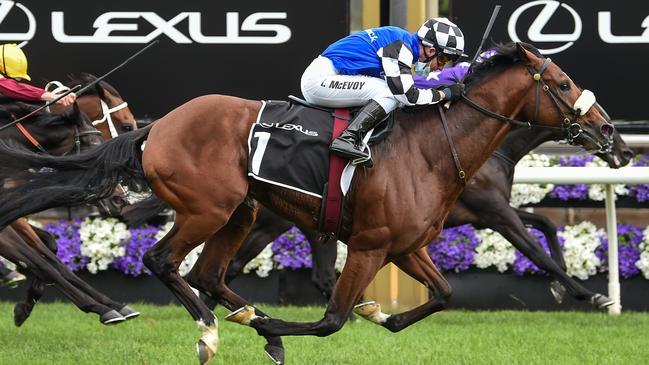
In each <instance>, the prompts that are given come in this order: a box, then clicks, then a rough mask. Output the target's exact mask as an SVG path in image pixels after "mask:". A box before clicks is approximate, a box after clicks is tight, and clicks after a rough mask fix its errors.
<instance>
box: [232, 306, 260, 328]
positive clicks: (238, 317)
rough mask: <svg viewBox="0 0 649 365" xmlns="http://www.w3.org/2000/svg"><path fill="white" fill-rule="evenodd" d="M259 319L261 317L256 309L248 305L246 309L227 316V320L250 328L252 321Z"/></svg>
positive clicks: (243, 308)
mask: <svg viewBox="0 0 649 365" xmlns="http://www.w3.org/2000/svg"><path fill="white" fill-rule="evenodd" d="M257 317H259V316H258V315H256V314H255V308H254V307H253V306H250V305H246V306H245V307H241V308H239V309H237V310H236V311H234V312H232V313H230V314H228V315H227V316H225V320H226V321H230V322H235V323H239V324H242V325H244V326H248V325H250V321H252V320H253V319H255V318H257Z"/></svg>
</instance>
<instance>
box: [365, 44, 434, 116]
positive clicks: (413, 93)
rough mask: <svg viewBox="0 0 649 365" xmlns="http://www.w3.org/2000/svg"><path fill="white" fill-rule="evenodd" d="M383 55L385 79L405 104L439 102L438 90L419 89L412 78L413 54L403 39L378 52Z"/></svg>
mask: <svg viewBox="0 0 649 365" xmlns="http://www.w3.org/2000/svg"><path fill="white" fill-rule="evenodd" d="M376 53H377V54H378V55H379V57H381V64H382V66H383V71H384V72H385V79H386V81H387V82H388V86H389V87H390V90H391V91H392V93H393V94H394V97H395V98H396V99H397V100H398V101H399V102H401V103H403V104H405V105H422V104H434V103H437V102H439V93H438V92H437V91H436V90H430V89H418V88H416V87H415V82H414V80H413V79H412V73H411V67H412V64H413V58H414V57H413V55H412V52H411V51H410V48H408V46H406V45H405V44H404V43H403V42H402V41H395V42H392V43H390V44H388V45H387V46H385V47H382V48H380V49H379V50H378V51H377V52H376Z"/></svg>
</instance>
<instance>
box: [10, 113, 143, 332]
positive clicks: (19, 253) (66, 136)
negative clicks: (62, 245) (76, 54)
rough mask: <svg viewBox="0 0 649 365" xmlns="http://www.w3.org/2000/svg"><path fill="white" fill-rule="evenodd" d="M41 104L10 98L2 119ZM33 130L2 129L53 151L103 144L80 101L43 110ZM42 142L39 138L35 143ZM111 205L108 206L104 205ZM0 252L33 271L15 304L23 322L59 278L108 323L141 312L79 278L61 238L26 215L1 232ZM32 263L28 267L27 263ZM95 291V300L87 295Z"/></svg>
mask: <svg viewBox="0 0 649 365" xmlns="http://www.w3.org/2000/svg"><path fill="white" fill-rule="evenodd" d="M36 107H38V106H37V105H32V104H29V103H21V102H13V101H10V100H6V103H5V104H3V105H2V106H0V119H1V120H4V121H5V122H9V121H11V120H12V119H15V118H16V117H17V116H22V115H25V114H27V113H29V112H31V111H32V110H33V109H35V108H36ZM24 128H25V130H27V132H23V131H21V130H20V129H19V128H16V127H13V128H8V129H5V130H3V131H1V132H0V138H5V139H11V140H15V141H18V142H19V143H20V144H21V145H22V146H24V147H26V148H30V149H33V150H38V149H39V147H37V145H40V146H41V147H40V148H42V149H43V151H46V153H52V154H61V155H65V154H74V153H80V152H82V151H85V150H87V149H89V148H92V147H96V146H98V145H100V144H101V143H102V139H101V133H100V132H99V131H98V130H97V129H95V128H94V127H93V126H92V123H91V121H90V119H88V117H87V116H86V115H85V114H84V113H83V112H82V111H81V110H80V108H79V106H78V105H77V104H76V103H75V104H74V106H73V107H72V108H71V109H70V110H69V111H67V112H62V113H58V114H57V113H48V112H45V111H43V112H40V113H38V114H36V115H35V116H34V117H33V118H31V119H29V120H27V121H25V122H24ZM34 142H36V143H34ZM104 206H106V205H104ZM0 239H1V240H2V242H0V255H1V256H3V257H6V258H8V259H9V260H10V261H12V262H14V263H21V262H22V263H24V266H19V267H20V269H21V271H27V273H28V274H29V276H31V281H30V283H29V289H28V292H27V297H26V298H25V300H24V301H23V302H19V303H17V304H16V307H15V308H14V322H15V324H16V325H17V326H20V325H22V323H23V322H24V321H25V320H26V319H27V318H28V317H29V314H30V313H31V311H32V309H33V307H34V305H35V304H36V302H37V301H38V299H39V298H40V297H41V296H42V294H43V290H44V285H45V283H56V284H57V288H59V289H60V290H61V291H62V292H63V293H64V294H65V295H66V296H68V297H69V298H70V299H71V300H72V301H73V302H74V303H75V304H76V305H77V306H78V307H79V308H81V309H82V310H84V311H86V312H88V311H93V312H95V313H98V314H100V320H101V321H102V323H105V324H112V323H116V322H120V321H123V320H124V319H125V318H132V317H135V316H137V315H138V314H139V313H137V312H136V311H134V310H132V309H131V308H130V307H128V306H126V305H125V304H123V303H117V302H115V301H113V300H111V299H110V298H108V297H106V296H104V295H103V294H101V293H99V292H97V291H96V290H95V289H94V288H92V287H90V286H89V285H88V284H86V283H85V282H83V281H82V280H81V279H79V278H78V277H77V276H76V275H75V274H74V273H72V272H71V271H70V269H68V268H67V267H66V266H65V265H64V264H63V263H62V262H60V260H58V258H57V257H56V250H57V246H56V242H55V241H54V240H53V238H52V237H51V235H50V234H49V233H47V232H46V231H43V230H41V229H39V228H36V227H33V226H31V225H30V224H28V223H27V221H26V220H24V219H18V220H16V221H14V222H12V223H11V225H10V227H8V228H6V232H2V233H1V235H0ZM25 265H26V266H25ZM88 296H89V299H85V298H86V297H88Z"/></svg>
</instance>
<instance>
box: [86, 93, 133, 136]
mask: <svg viewBox="0 0 649 365" xmlns="http://www.w3.org/2000/svg"><path fill="white" fill-rule="evenodd" d="M99 103H100V105H101V112H102V113H103V115H104V116H103V117H102V118H101V119H97V120H93V121H92V125H93V126H95V125H98V124H101V123H104V122H106V123H107V124H108V130H109V131H110V137H111V138H115V137H117V136H118V135H119V133H117V128H115V123H113V118H111V116H110V115H111V114H112V113H114V112H116V111H118V110H122V109H124V108H126V107H127V106H128V103H127V102H125V101H124V102H122V103H121V104H118V105H116V106H114V107H112V108H109V107H108V104H106V102H105V101H104V99H101V98H99Z"/></svg>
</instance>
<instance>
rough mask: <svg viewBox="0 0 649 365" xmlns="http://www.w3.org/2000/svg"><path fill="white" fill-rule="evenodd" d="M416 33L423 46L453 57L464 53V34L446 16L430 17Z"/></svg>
mask: <svg viewBox="0 0 649 365" xmlns="http://www.w3.org/2000/svg"><path fill="white" fill-rule="evenodd" d="M417 35H418V36H419V39H420V40H421V43H423V44H424V45H425V46H428V47H435V48H436V49H438V50H439V51H442V52H444V53H446V54H448V55H450V56H452V57H454V58H459V57H460V56H463V57H466V55H465V54H464V34H462V31H461V30H460V28H459V27H458V26H457V25H455V23H453V22H452V21H450V20H448V19H447V18H432V19H429V20H427V21H426V22H425V23H424V24H423V25H422V26H421V27H420V28H419V30H418V31H417Z"/></svg>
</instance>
